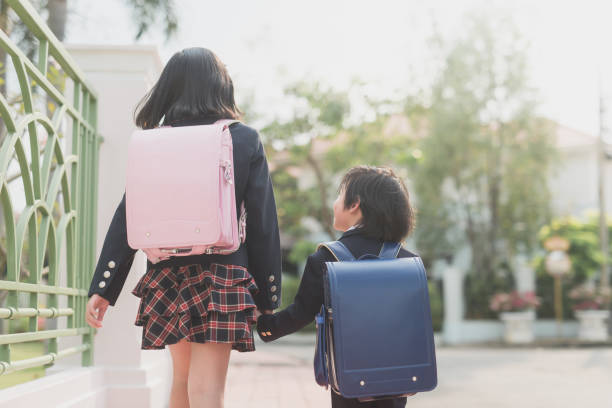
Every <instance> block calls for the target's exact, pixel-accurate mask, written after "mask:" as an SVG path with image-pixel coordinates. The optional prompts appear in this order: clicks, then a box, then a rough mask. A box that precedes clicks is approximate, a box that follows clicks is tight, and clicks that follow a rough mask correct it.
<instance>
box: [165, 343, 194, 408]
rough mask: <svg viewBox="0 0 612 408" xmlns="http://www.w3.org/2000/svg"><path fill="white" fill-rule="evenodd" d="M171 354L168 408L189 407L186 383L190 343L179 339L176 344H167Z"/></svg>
mask: <svg viewBox="0 0 612 408" xmlns="http://www.w3.org/2000/svg"><path fill="white" fill-rule="evenodd" d="M168 348H170V355H171V356H172V389H171V391H170V406H169V407H170V408H189V394H188V392H187V384H188V378H189V360H190V357H191V347H190V343H189V342H188V341H187V340H185V339H181V340H180V341H179V342H178V343H176V344H170V345H168Z"/></svg>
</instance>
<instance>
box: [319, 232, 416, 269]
mask: <svg viewBox="0 0 612 408" xmlns="http://www.w3.org/2000/svg"><path fill="white" fill-rule="evenodd" d="M339 241H341V242H342V243H344V244H345V245H346V246H347V247H348V249H349V250H351V247H354V246H358V244H359V243H358V242H352V240H351V239H349V237H347V238H344V239H340V240H339ZM378 243H379V244H380V245H382V242H378ZM355 244H357V245H355ZM368 252H371V251H368ZM353 255H355V254H353ZM417 256H419V255H418V254H417V253H415V252H412V251H409V250H408V249H406V248H405V247H404V246H402V247H401V248H400V251H399V253H398V255H397V257H398V258H412V257H417ZM335 260H336V258H335V257H334V256H333V255H332V254H331V252H330V251H329V250H328V249H327V248H325V247H324V246H322V245H321V244H319V246H318V248H317V250H316V251H315V252H314V253H312V254H311V255H309V256H308V261H309V262H316V263H325V262H334V261H335Z"/></svg>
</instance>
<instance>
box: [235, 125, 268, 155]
mask: <svg viewBox="0 0 612 408" xmlns="http://www.w3.org/2000/svg"><path fill="white" fill-rule="evenodd" d="M230 132H231V134H232V142H233V143H234V144H242V145H245V146H248V147H249V150H251V151H253V152H255V151H257V149H258V148H259V144H260V143H261V138H260V136H259V132H257V130H255V129H254V128H252V127H250V126H248V125H246V124H244V123H242V122H236V123H233V124H231V125H230Z"/></svg>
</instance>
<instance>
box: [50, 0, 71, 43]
mask: <svg viewBox="0 0 612 408" xmlns="http://www.w3.org/2000/svg"><path fill="white" fill-rule="evenodd" d="M47 10H48V11H49V18H48V20H47V24H48V25H49V28H50V29H51V31H52V32H53V34H55V36H56V37H57V39H58V40H60V41H64V38H65V34H66V19H67V16H68V6H67V0H48V3H47Z"/></svg>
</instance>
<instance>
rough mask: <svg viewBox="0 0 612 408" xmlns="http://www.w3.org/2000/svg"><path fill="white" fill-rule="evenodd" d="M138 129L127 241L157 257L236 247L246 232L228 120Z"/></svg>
mask: <svg viewBox="0 0 612 408" xmlns="http://www.w3.org/2000/svg"><path fill="white" fill-rule="evenodd" d="M235 122H237V121H236V120H219V121H217V122H215V123H214V124H212V125H198V126H178V127H170V126H164V127H160V128H155V129H147V130H136V131H135V132H134V133H133V134H132V139H131V140H130V144H129V148H128V166H127V182H126V194H125V199H126V219H127V220H126V221H127V237H128V244H129V245H130V247H132V248H134V249H142V250H143V251H144V252H145V254H146V255H147V258H148V259H149V260H150V261H151V262H152V263H157V262H159V261H160V260H164V259H168V258H170V256H187V255H197V254H202V253H207V254H229V253H232V252H234V251H236V250H237V249H238V248H239V246H240V243H241V242H244V240H245V238H246V211H245V209H244V202H243V203H242V204H241V213H240V221H238V220H237V216H236V193H235V190H234V167H233V164H234V163H233V161H234V160H233V154H232V136H231V134H230V131H229V125H230V124H232V123H235Z"/></svg>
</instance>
